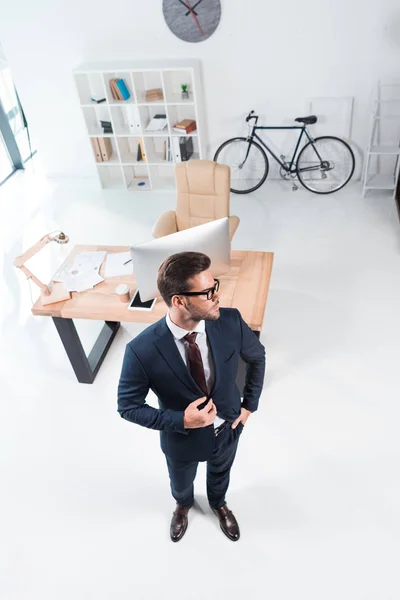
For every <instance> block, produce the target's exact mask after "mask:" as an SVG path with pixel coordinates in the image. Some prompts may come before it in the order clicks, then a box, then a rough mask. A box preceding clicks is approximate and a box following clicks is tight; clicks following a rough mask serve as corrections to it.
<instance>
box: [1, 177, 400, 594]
mask: <svg viewBox="0 0 400 600" xmlns="http://www.w3.org/2000/svg"><path fill="white" fill-rule="evenodd" d="M0 198H1V214H2V219H1V222H0V232H1V242H0V243H1V247H2V259H1V260H2V272H3V277H2V281H1V285H2V289H1V303H2V306H1V311H0V315H1V319H2V323H1V326H2V330H1V331H2V333H1V339H0V347H1V361H0V374H1V403H0V410H1V413H0V433H1V438H0V465H1V489H2V491H1V496H0V525H1V527H0V551H1V553H0V595H1V597H2V598H4V600H72V599H73V600H89V599H95V600H109V599H110V600H111V599H113V600H114V599H118V600H124V599H129V600H132V599H135V600H136V599H137V600H147V599H159V598H167V599H168V598H171V599H172V598H174V599H175V598H185V599H196V600H197V599H203V598H207V599H210V600H214V599H218V600H220V599H221V598H223V599H225V598H242V597H246V598H247V599H248V600H253V599H254V600H256V599H257V600H258V599H260V598H270V599H271V600H294V599H299V600H303V599H304V600H338V598H340V599H341V600H383V599H384V600H398V598H399V597H400V589H399V588H400V586H399V579H398V573H397V572H396V571H397V569H398V557H399V551H400V517H399V501H400V481H399V459H400V438H399V434H398V430H399V418H400V409H399V398H400V393H399V389H400V386H399V350H400V308H399V307H400V225H399V221H398V217H397V212H396V209H395V205H394V202H393V201H392V199H391V198H390V196H388V195H386V196H385V195H381V196H379V195H375V196H371V197H369V198H366V199H363V198H362V197H361V193H360V187H359V185H358V184H354V185H352V186H349V187H348V189H346V190H344V191H343V192H340V193H338V194H336V195H331V196H326V197H319V196H316V195H312V194H309V193H307V192H306V191H302V190H299V191H298V192H296V193H292V192H291V190H290V187H286V185H285V184H284V183H282V184H281V183H279V182H270V183H267V184H265V185H264V187H263V188H262V189H261V190H259V191H258V192H256V193H255V194H253V195H251V196H234V197H232V203H231V209H232V213H233V214H237V215H238V216H239V217H240V218H241V225H240V228H239V230H238V233H237V234H236V236H235V239H234V248H238V249H258V250H271V251H274V252H275V264H274V270H273V275H272V282H271V288H270V293H269V298H268V304H267V311H266V317H265V321H264V329H263V332H262V335H261V339H262V341H263V343H264V344H265V345H266V348H267V353H268V376H267V378H266V382H265V388H264V392H263V394H262V398H261V401H260V409H259V411H258V412H257V413H256V414H255V415H254V416H252V417H251V421H249V423H248V426H247V427H246V430H245V432H244V434H243V436H242V439H241V446H240V448H239V453H238V457H237V460H236V463H235V466H234V469H233V472H232V481H231V487H230V493H229V496H228V500H229V506H230V507H231V508H232V509H233V510H234V512H235V514H236V516H237V518H238V520H239V522H240V526H241V531H242V537H241V540H240V541H239V542H238V543H236V544H233V543H231V542H230V541H229V540H227V539H226V538H225V537H224V536H223V534H222V533H221V532H220V530H219V527H218V523H217V521H216V519H215V517H214V516H213V515H212V514H211V513H210V510H209V508H208V506H207V502H206V497H205V479H204V468H203V467H202V468H200V470H199V474H198V477H197V480H196V481H197V488H196V490H197V500H198V503H199V507H200V508H198V509H197V510H193V511H192V512H191V513H190V523H189V528H188V531H187V533H186V535H185V537H184V539H183V540H182V541H181V542H180V543H178V544H172V542H170V540H169V521H170V517H171V513H172V510H173V506H174V504H173V501H172V498H171V497H170V493H169V486H168V477H167V471H166V466H165V462H164V457H163V455H162V453H161V451H160V449H159V443H158V434H157V433H156V432H153V431H148V430H144V429H143V430H142V429H141V428H139V427H137V426H134V425H132V424H130V423H127V422H125V421H123V420H121V419H120V417H119V416H118V414H117V412H116V389H117V383H118V377H119V372H120V367H121V361H122V356H123V352H124V347H125V344H126V343H127V342H128V341H129V339H131V337H132V336H133V335H135V333H136V332H137V331H138V330H139V329H140V327H139V326H136V327H135V326H132V325H124V326H123V327H122V328H121V329H120V331H119V333H118V336H117V338H116V339H115V341H114V343H113V345H112V347H111V350H110V352H109V354H108V355H107V358H106V360H105V362H104V364H103V366H102V368H101V370H100V372H99V374H98V376H97V379H96V380H95V382H94V384H93V385H81V384H78V383H77V381H76V380H75V377H74V374H73V372H72V368H71V367H70V365H69V363H68V360H67V358H66V356H65V354H64V350H63V348H62V346H61V342H60V340H59V338H58V336H57V333H56V330H55V328H54V326H53V323H52V322H51V319H49V318H39V317H33V316H32V315H31V314H30V296H29V286H28V283H27V282H26V281H25V279H24V277H23V275H22V274H21V273H19V272H18V271H17V270H16V269H15V268H14V267H13V266H12V260H13V258H14V257H15V256H16V255H18V254H20V253H21V252H22V251H23V250H24V249H26V248H27V247H29V246H30V245H31V244H33V243H34V242H35V241H37V239H39V238H40V237H41V236H42V235H44V234H45V233H46V232H48V231H51V230H53V229H56V228H62V229H63V230H65V231H66V232H67V233H68V234H69V235H70V236H71V242H72V243H73V244H76V243H85V242H86V243H102V244H129V243H131V242H135V241H144V240H147V239H149V238H150V232H151V227H152V224H153V222H154V221H155V219H156V217H157V216H158V215H159V214H160V213H161V212H162V211H164V210H166V209H168V208H170V207H173V206H174V196H173V194H165V195H159V196H157V195H154V194H146V193H143V194H138V195H133V194H129V193H122V192H121V193H117V192H108V193H104V192H101V191H99V190H98V189H97V187H96V185H95V184H94V183H91V182H86V183H85V182H79V181H68V182H66V181H54V180H53V181H45V180H44V179H43V178H41V177H40V176H39V175H37V176H35V177H32V176H31V175H30V174H29V173H27V174H25V175H23V176H19V177H13V178H11V180H10V181H9V182H8V183H7V184H6V185H5V186H3V188H2V189H1V190H0ZM57 252H58V249H57V248H55V244H53V245H52V248H50V249H49V248H46V249H45V250H44V251H43V252H42V253H41V254H40V255H38V257H37V261H38V262H37V266H36V271H35V272H36V273H38V274H39V272H40V273H41V274H43V273H44V275H43V276H44V277H45V276H46V274H47V275H50V273H51V271H52V270H53V271H54V270H55V269H54V267H55V266H56V264H57V261H59V256H58V254H57ZM33 291H34V293H35V294H36V290H33ZM77 327H78V329H79V331H80V333H81V335H82V336H83V339H84V341H85V345H86V346H87V348H88V349H89V347H90V344H91V343H92V340H93V339H94V337H95V336H96V334H97V331H98V330H99V328H100V325H99V324H98V323H96V322H89V323H84V322H78V323H77ZM151 401H152V402H153V399H151Z"/></svg>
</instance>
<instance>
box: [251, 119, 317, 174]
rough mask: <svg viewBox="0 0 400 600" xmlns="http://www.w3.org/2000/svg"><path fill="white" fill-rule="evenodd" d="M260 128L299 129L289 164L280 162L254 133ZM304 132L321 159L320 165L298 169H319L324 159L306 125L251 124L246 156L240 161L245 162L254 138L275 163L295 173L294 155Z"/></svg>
mask: <svg viewBox="0 0 400 600" xmlns="http://www.w3.org/2000/svg"><path fill="white" fill-rule="evenodd" d="M262 129H264V130H288V129H299V130H300V135H299V139H298V140H297V144H296V147H295V149H294V152H293V156H292V159H291V161H290V162H289V166H286V165H287V163H286V164H285V163H284V162H282V160H280V159H279V158H278V157H277V156H276V154H274V152H273V151H272V150H271V148H270V147H269V146H268V145H267V144H266V143H265V142H264V140H262V138H260V136H259V135H257V133H256V132H257V130H262ZM304 134H305V135H306V137H307V138H308V141H309V142H310V143H311V144H312V146H313V148H314V150H315V153H316V155H317V156H318V158H319V160H320V161H321V165H320V166H317V165H314V166H312V167H304V168H302V169H300V171H301V172H303V171H316V170H318V169H320V168H321V167H323V166H324V161H323V160H322V158H321V156H320V155H319V153H318V151H317V149H316V147H315V146H314V139H313V138H312V137H311V136H310V134H309V133H308V131H307V126H306V125H288V126H285V125H283V126H280V127H272V126H269V125H267V126H263V125H253V127H252V132H251V134H250V135H249V136H248V138H247V139H248V140H249V147H248V149H247V153H246V157H245V159H244V161H243V163H242V164H244V163H245V162H246V160H247V158H248V156H249V152H250V147H251V144H250V141H252V140H253V139H254V138H255V139H256V140H258V142H259V143H260V144H261V145H262V146H264V148H265V149H266V150H267V152H269V153H270V154H271V156H272V157H273V158H274V159H275V160H276V162H277V163H278V164H279V165H280V166H281V167H282V169H284V170H285V171H287V172H288V173H296V172H297V167H296V166H295V161H296V156H297V153H298V151H299V148H300V143H301V140H302V138H303V135H304ZM325 166H326V165H325Z"/></svg>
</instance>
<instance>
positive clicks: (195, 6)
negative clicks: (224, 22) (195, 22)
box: [185, 0, 203, 17]
mask: <svg viewBox="0 0 400 600" xmlns="http://www.w3.org/2000/svg"><path fill="white" fill-rule="evenodd" d="M200 2H203V0H199V1H198V2H196V4H195V5H194V6H192V10H191V11H190V10H188V11H187V13H186V14H185V17H187V16H188V15H190V13H191V12H194V14H195V15H196V16H197V13H196V12H195V10H194V9H195V8H197V7H198V5H199V4H200Z"/></svg>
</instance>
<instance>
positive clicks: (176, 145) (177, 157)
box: [171, 136, 200, 163]
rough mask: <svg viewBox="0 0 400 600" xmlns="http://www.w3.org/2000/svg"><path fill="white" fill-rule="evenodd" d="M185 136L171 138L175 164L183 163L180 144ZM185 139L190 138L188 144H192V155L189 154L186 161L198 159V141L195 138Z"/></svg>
mask: <svg viewBox="0 0 400 600" xmlns="http://www.w3.org/2000/svg"><path fill="white" fill-rule="evenodd" d="M184 137H185V136H174V137H172V138H171V142H172V152H173V159H174V161H175V162H177V163H178V162H185V159H184V154H183V155H182V149H181V145H180V144H181V143H182V142H183V138H184ZM186 138H190V144H192V148H193V153H192V154H191V156H190V158H189V159H188V160H195V159H199V158H200V154H199V141H198V139H197V138H196V137H193V136H186Z"/></svg>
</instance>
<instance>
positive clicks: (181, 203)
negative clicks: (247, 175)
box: [175, 160, 230, 231]
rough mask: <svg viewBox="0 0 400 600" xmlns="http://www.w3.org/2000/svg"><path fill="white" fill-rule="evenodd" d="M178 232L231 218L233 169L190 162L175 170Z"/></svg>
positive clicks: (179, 165) (206, 162) (178, 165)
mask: <svg viewBox="0 0 400 600" xmlns="http://www.w3.org/2000/svg"><path fill="white" fill-rule="evenodd" d="M175 179H176V188H177V204H176V222H177V226H178V231H181V230H182V229H189V227H195V226H196V225H202V224H203V223H209V222H210V221H215V219H222V217H229V194H230V192H229V188H230V169H229V167H228V166H226V165H220V164H217V163H215V162H213V161H211V160H190V161H186V162H181V163H178V164H177V165H176V167H175Z"/></svg>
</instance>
